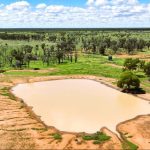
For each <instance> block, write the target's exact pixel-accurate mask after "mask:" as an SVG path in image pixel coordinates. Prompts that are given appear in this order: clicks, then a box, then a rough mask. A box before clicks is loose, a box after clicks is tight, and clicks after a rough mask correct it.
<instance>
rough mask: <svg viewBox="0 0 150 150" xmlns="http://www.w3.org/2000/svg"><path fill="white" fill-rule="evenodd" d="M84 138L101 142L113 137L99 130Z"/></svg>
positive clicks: (97, 142) (96, 142) (95, 142)
mask: <svg viewBox="0 0 150 150" xmlns="http://www.w3.org/2000/svg"><path fill="white" fill-rule="evenodd" d="M82 138H83V140H86V141H90V140H94V141H93V143H94V144H100V143H101V142H104V141H107V140H109V139H110V138H111V137H110V136H108V135H106V134H105V133H103V132H97V133H94V134H92V135H84V136H83V137H82Z"/></svg>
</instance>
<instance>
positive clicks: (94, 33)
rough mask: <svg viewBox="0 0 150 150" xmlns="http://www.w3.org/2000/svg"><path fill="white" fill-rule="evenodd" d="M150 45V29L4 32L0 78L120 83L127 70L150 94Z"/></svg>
mask: <svg viewBox="0 0 150 150" xmlns="http://www.w3.org/2000/svg"><path fill="white" fill-rule="evenodd" d="M149 39H150V31H149V30H148V29H147V30H146V29H145V30H144V29H132V30H131V29H130V30H129V29H128V30H127V29H126V30H119V29H118V30H104V29H103V30H102V29H101V30H98V29H97V30H94V29H93V30H92V29H91V30H89V29H87V30H86V29H84V30H80V29H77V30H73V29H72V30H71V29H70V30H67V29H66V30H46V29H45V30H44V29H43V30H42V29H41V30H36V29H28V30H25V29H22V30H21V29H20V30H15V29H12V30H6V29H4V30H0V72H1V73H2V74H3V75H5V76H11V77H16V76H48V75H73V74H76V75H77V74H87V75H96V76H104V77H109V78H114V79H117V80H119V79H120V76H121V74H122V72H123V71H125V70H127V71H131V72H132V73H133V74H134V75H135V76H137V78H138V79H139V80H140V86H141V87H142V88H143V89H144V90H145V91H146V92H150V85H149V78H150V65H149V64H150V63H149V57H150V40H149ZM131 57H134V58H131ZM50 68H52V69H53V71H49V70H48V69H50ZM44 70H47V71H44Z"/></svg>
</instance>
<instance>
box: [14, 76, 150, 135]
mask: <svg viewBox="0 0 150 150" xmlns="http://www.w3.org/2000/svg"><path fill="white" fill-rule="evenodd" d="M13 93H14V94H15V95H16V96H18V97H20V98H22V99H23V100H24V101H25V102H26V103H27V104H28V105H29V106H33V111H34V112H35V113H36V114H37V115H39V116H41V120H42V121H44V122H45V123H46V124H47V125H49V126H55V127H56V128H57V129H59V130H61V131H71V132H83V131H84V132H88V133H93V132H96V131H98V130H99V129H100V128H101V127H104V126H105V127H107V128H109V129H110V130H112V131H115V130H116V125H117V124H118V123H120V122H122V121H125V120H128V119H132V118H134V117H136V116H137V115H142V114H150V104H149V103H148V102H147V101H144V100H141V99H139V98H137V97H134V96H132V95H128V94H125V93H121V92H119V91H117V90H115V89H112V88H110V87H107V86H106V85H103V84H101V83H99V82H96V81H92V80H86V79H66V80H54V81H44V82H35V83H27V84H19V85H17V86H16V87H14V88H13Z"/></svg>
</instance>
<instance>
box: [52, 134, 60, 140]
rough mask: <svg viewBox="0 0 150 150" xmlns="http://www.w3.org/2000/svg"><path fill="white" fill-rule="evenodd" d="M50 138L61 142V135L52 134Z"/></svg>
mask: <svg viewBox="0 0 150 150" xmlns="http://www.w3.org/2000/svg"><path fill="white" fill-rule="evenodd" d="M52 137H53V138H54V139H55V140H62V135H61V134H60V133H54V134H52Z"/></svg>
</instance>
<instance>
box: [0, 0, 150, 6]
mask: <svg viewBox="0 0 150 150" xmlns="http://www.w3.org/2000/svg"><path fill="white" fill-rule="evenodd" d="M16 1H17V0H1V1H0V2H1V3H3V4H10V3H14V2H16ZM18 1H19V0H18ZM27 1H28V2H29V3H31V4H33V5H37V4H39V3H46V4H53V5H65V6H85V4H86V0H27ZM149 1H150V0H139V2H141V3H148V2H149Z"/></svg>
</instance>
